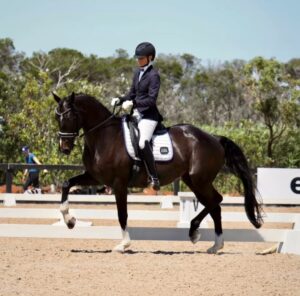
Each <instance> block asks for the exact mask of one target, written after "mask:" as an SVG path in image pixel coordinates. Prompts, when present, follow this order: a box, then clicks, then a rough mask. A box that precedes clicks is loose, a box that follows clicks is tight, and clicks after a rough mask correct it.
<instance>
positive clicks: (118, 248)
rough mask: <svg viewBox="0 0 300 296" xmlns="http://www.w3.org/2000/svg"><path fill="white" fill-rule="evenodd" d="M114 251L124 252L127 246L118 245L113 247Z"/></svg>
mask: <svg viewBox="0 0 300 296" xmlns="http://www.w3.org/2000/svg"><path fill="white" fill-rule="evenodd" d="M112 251H113V252H116V253H121V254H123V253H124V252H125V246H124V245H121V244H120V245H117V246H115V247H114V248H113V250H112Z"/></svg>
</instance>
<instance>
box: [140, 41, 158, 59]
mask: <svg viewBox="0 0 300 296" xmlns="http://www.w3.org/2000/svg"><path fill="white" fill-rule="evenodd" d="M155 54H156V51H155V47H154V46H153V44H151V43H150V42H142V43H140V44H139V45H138V46H137V47H136V49H135V57H136V58H138V57H148V56H152V57H153V59H152V61H153V60H154V59H155Z"/></svg>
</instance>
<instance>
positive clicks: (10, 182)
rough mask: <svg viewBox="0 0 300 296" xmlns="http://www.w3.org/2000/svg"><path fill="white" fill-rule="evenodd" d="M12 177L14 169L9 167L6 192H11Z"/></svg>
mask: <svg viewBox="0 0 300 296" xmlns="http://www.w3.org/2000/svg"><path fill="white" fill-rule="evenodd" d="M12 179H13V169H11V168H9V167H8V168H7V170H6V193H11V186H12Z"/></svg>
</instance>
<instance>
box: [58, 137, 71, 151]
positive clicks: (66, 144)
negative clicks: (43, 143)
mask: <svg viewBox="0 0 300 296" xmlns="http://www.w3.org/2000/svg"><path fill="white" fill-rule="evenodd" d="M73 148H74V143H73V141H72V140H70V139H67V140H63V139H60V141H59V150H60V152H62V153H63V154H66V155H70V153H71V151H72V150H73Z"/></svg>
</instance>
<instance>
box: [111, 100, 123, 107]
mask: <svg viewBox="0 0 300 296" xmlns="http://www.w3.org/2000/svg"><path fill="white" fill-rule="evenodd" d="M120 102H121V100H120V99H119V98H112V99H111V105H112V106H113V107H114V106H115V105H118V104H120Z"/></svg>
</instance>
